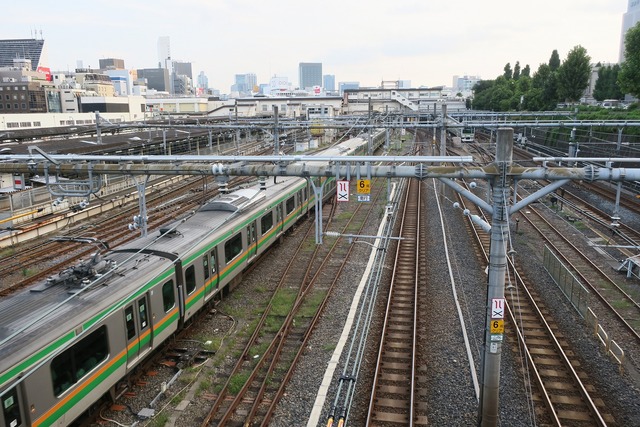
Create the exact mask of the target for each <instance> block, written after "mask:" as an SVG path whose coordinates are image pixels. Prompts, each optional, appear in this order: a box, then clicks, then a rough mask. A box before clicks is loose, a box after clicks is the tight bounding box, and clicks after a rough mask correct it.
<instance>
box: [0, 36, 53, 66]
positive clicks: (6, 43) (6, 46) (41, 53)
mask: <svg viewBox="0 0 640 427" xmlns="http://www.w3.org/2000/svg"><path fill="white" fill-rule="evenodd" d="M16 58H18V59H30V60H31V67H32V68H33V69H34V70H37V69H38V67H42V66H45V67H46V66H48V64H46V59H45V58H46V55H45V49H44V40H38V39H14V40H0V67H12V66H13V60H14V59H16Z"/></svg>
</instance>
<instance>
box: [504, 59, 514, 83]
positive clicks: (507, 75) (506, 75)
mask: <svg viewBox="0 0 640 427" xmlns="http://www.w3.org/2000/svg"><path fill="white" fill-rule="evenodd" d="M503 76H504V78H505V79H507V80H511V78H512V77H513V70H511V63H510V62H507V65H505V66H504V74H503Z"/></svg>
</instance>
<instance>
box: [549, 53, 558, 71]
mask: <svg viewBox="0 0 640 427" xmlns="http://www.w3.org/2000/svg"><path fill="white" fill-rule="evenodd" d="M549 68H550V69H551V71H557V70H558V68H560V55H559V54H558V51H557V50H556V49H554V50H553V52H551V58H549Z"/></svg>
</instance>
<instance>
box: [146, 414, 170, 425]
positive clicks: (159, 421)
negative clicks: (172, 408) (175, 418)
mask: <svg viewBox="0 0 640 427" xmlns="http://www.w3.org/2000/svg"><path fill="white" fill-rule="evenodd" d="M167 422H169V414H167V413H165V412H160V413H159V414H158V415H156V416H155V417H154V418H153V419H152V420H151V422H150V423H149V424H148V425H149V426H152V427H163V426H165V425H167Z"/></svg>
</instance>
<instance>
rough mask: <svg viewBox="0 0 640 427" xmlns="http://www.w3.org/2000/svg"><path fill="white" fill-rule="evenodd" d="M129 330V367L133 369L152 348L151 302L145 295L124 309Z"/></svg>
mask: <svg viewBox="0 0 640 427" xmlns="http://www.w3.org/2000/svg"><path fill="white" fill-rule="evenodd" d="M124 317H125V326H126V329H127V349H128V351H127V366H128V367H131V366H132V364H133V363H135V362H136V361H137V360H138V358H139V357H140V356H142V355H144V354H145V353H146V352H147V350H149V349H150V348H151V329H150V326H149V301H148V300H147V295H143V296H142V297H140V298H138V299H137V300H136V301H134V302H133V303H131V304H129V305H128V306H126V307H125V308H124Z"/></svg>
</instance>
